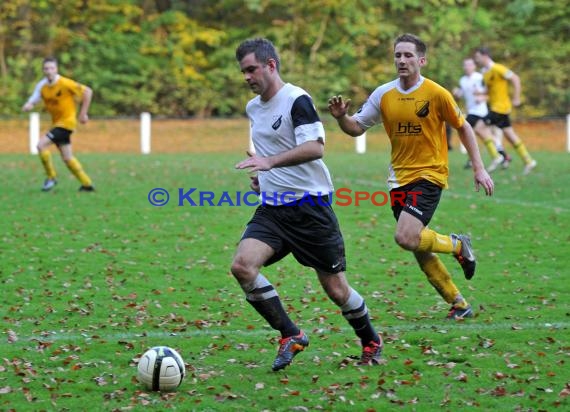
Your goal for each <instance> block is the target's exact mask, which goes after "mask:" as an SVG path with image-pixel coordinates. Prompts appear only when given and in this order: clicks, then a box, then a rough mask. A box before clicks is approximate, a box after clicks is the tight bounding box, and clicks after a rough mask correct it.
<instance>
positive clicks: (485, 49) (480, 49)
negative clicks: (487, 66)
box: [475, 47, 491, 57]
mask: <svg viewBox="0 0 570 412" xmlns="http://www.w3.org/2000/svg"><path fill="white" fill-rule="evenodd" d="M475 53H479V54H482V55H483V56H489V57H491V50H489V48H488V47H478V48H476V49H475Z"/></svg>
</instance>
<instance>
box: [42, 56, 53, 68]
mask: <svg viewBox="0 0 570 412" xmlns="http://www.w3.org/2000/svg"><path fill="white" fill-rule="evenodd" d="M46 63H55V64H56V65H57V59H56V58H55V57H53V56H48V57H46V58H45V59H44V61H43V62H42V66H43V65H44V64H46Z"/></svg>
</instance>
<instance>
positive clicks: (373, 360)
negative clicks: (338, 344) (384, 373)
mask: <svg viewBox="0 0 570 412" xmlns="http://www.w3.org/2000/svg"><path fill="white" fill-rule="evenodd" d="M378 338H379V339H380V343H377V342H374V341H370V342H369V343H368V345H365V346H363V347H362V355H360V360H359V361H358V362H357V363H356V364H357V365H370V366H372V365H379V364H380V358H381V357H382V349H384V343H383V342H382V338H381V337H380V336H378Z"/></svg>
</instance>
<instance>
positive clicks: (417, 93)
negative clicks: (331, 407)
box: [329, 34, 494, 319]
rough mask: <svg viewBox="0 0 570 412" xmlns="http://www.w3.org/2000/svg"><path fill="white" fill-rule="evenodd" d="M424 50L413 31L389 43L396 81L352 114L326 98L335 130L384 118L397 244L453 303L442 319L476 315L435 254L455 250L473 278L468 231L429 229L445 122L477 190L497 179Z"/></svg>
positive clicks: (443, 156) (440, 180)
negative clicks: (428, 72) (431, 75)
mask: <svg viewBox="0 0 570 412" xmlns="http://www.w3.org/2000/svg"><path fill="white" fill-rule="evenodd" d="M426 51H427V47H426V45H425V43H424V42H423V41H422V40H420V39H419V38H418V37H417V36H415V35H412V34H404V35H402V36H400V37H398V38H397V39H396V41H395V42H394V63H395V66H396V70H397V72H398V79H396V80H394V81H391V82H389V83H386V84H383V85H381V86H379V87H378V88H377V89H376V90H374V92H373V93H372V94H371V95H370V96H369V97H368V99H367V101H366V102H365V103H364V105H363V106H362V107H361V109H360V110H359V111H358V112H357V113H355V114H354V115H352V116H349V115H348V108H349V106H350V100H344V99H343V98H342V96H333V97H331V98H330V100H329V111H330V112H331V114H332V115H333V116H334V117H335V118H336V119H337V122H338V124H339V126H340V128H341V129H342V130H343V131H344V132H345V133H347V134H349V135H351V136H359V135H361V134H363V133H364V132H365V131H366V130H367V129H368V128H370V127H372V126H373V125H375V124H378V123H384V128H385V129H386V132H387V134H388V137H389V138H390V142H391V144H392V152H391V162H390V167H389V177H388V185H389V187H390V189H391V194H394V195H397V196H396V197H398V198H401V196H402V195H403V196H405V204H400V202H394V205H393V206H392V211H393V213H394V217H395V218H396V220H397V225H396V234H395V240H396V243H397V244H398V245H400V246H401V247H402V248H404V249H406V250H409V251H411V252H413V254H414V256H415V258H416V260H417V261H418V264H419V266H420V268H421V269H422V271H423V272H424V273H425V274H426V276H427V279H428V281H429V282H430V283H431V284H432V286H433V287H434V288H435V289H436V291H437V292H438V293H439V294H440V295H441V296H442V297H443V298H444V300H445V301H446V302H447V303H449V304H450V305H451V310H450V311H449V313H448V315H447V317H448V318H449V319H463V318H467V317H471V316H473V310H472V308H471V305H470V304H469V303H467V301H466V300H465V298H464V297H463V296H462V295H461V293H460V292H459V290H458V288H457V286H456V285H455V284H454V283H453V281H452V280H451V276H450V274H449V272H448V271H447V268H446V267H445V265H444V264H443V262H442V261H441V260H440V259H439V257H438V256H437V255H436V253H450V254H453V255H454V256H455V258H456V259H457V260H458V261H459V263H460V265H461V267H462V269H463V272H464V274H465V277H466V278H467V279H471V278H472V277H473V275H474V274H475V264H476V262H475V256H474V254H473V250H472V247H471V240H470V238H469V236H467V235H456V234H451V235H441V234H439V233H437V232H435V231H433V230H431V229H429V228H428V227H427V226H428V224H429V222H430V220H431V218H432V216H433V214H434V213H435V210H436V208H437V205H438V203H439V200H440V198H441V192H442V189H443V188H445V187H447V177H448V172H449V167H448V158H447V150H448V149H447V139H446V133H445V122H447V123H449V124H450V125H451V126H452V127H454V128H455V129H456V130H457V132H458V134H459V138H460V139H461V143H463V145H464V146H465V148H466V150H467V153H468V155H469V158H470V159H471V162H472V165H473V166H472V167H473V171H474V179H475V188H476V190H479V186H480V185H481V186H483V188H484V189H485V193H486V194H487V195H489V196H491V195H492V194H493V189H494V184H493V180H492V179H491V177H490V176H489V174H488V173H487V172H486V171H485V167H484V166H483V162H482V160H481V155H480V153H479V148H478V146H477V142H476V140H475V134H474V132H473V129H472V128H471V126H470V125H469V123H467V122H466V121H465V118H464V117H463V114H462V113H461V111H460V110H459V108H458V107H457V104H456V103H455V101H454V99H453V97H452V96H451V94H450V93H449V92H448V91H447V90H445V89H444V88H443V87H441V86H440V85H438V84H437V83H435V82H433V81H431V80H429V79H426V78H425V77H423V76H422V75H421V68H422V67H423V66H425V65H426V63H427V59H426ZM418 192H420V194H419V195H418ZM392 198H393V197H392Z"/></svg>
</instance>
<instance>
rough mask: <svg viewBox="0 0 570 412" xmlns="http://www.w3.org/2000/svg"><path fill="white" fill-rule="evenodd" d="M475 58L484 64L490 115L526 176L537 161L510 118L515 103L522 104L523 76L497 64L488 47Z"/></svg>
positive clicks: (479, 51) (482, 67)
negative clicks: (510, 146)
mask: <svg viewBox="0 0 570 412" xmlns="http://www.w3.org/2000/svg"><path fill="white" fill-rule="evenodd" d="M474 59H475V62H477V64H478V65H479V66H481V69H482V73H483V81H484V82H485V87H486V88H487V93H488V95H489V101H488V102H489V115H488V118H489V120H490V122H491V124H492V125H494V126H497V127H498V128H500V129H501V130H502V131H503V134H504V136H505V137H506V138H507V140H508V141H509V142H511V144H512V145H513V147H514V148H515V150H516V151H517V153H518V154H519V156H520V157H521V159H522V160H523V162H524V164H525V166H524V169H523V174H525V175H526V174H528V173H530V172H531V171H532V169H534V168H535V167H536V160H534V159H533V158H532V157H531V156H530V154H529V153H528V150H527V149H526V146H525V145H524V143H523V142H522V140H521V139H520V138H519V136H518V135H517V134H516V132H515V129H513V126H512V125H511V119H510V117H509V115H510V113H511V110H512V108H513V106H515V107H516V106H519V105H520V95H521V81H520V78H519V76H517V75H516V74H515V73H514V72H513V71H511V70H510V69H508V68H507V67H506V66H504V65H502V64H499V63H495V62H494V61H493V60H492V59H491V54H490V52H489V49H487V48H486V47H480V48H478V49H477V50H476V51H475V56H474ZM509 83H510V84H511V85H512V86H513V99H512V100H511V97H510V95H509Z"/></svg>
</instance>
